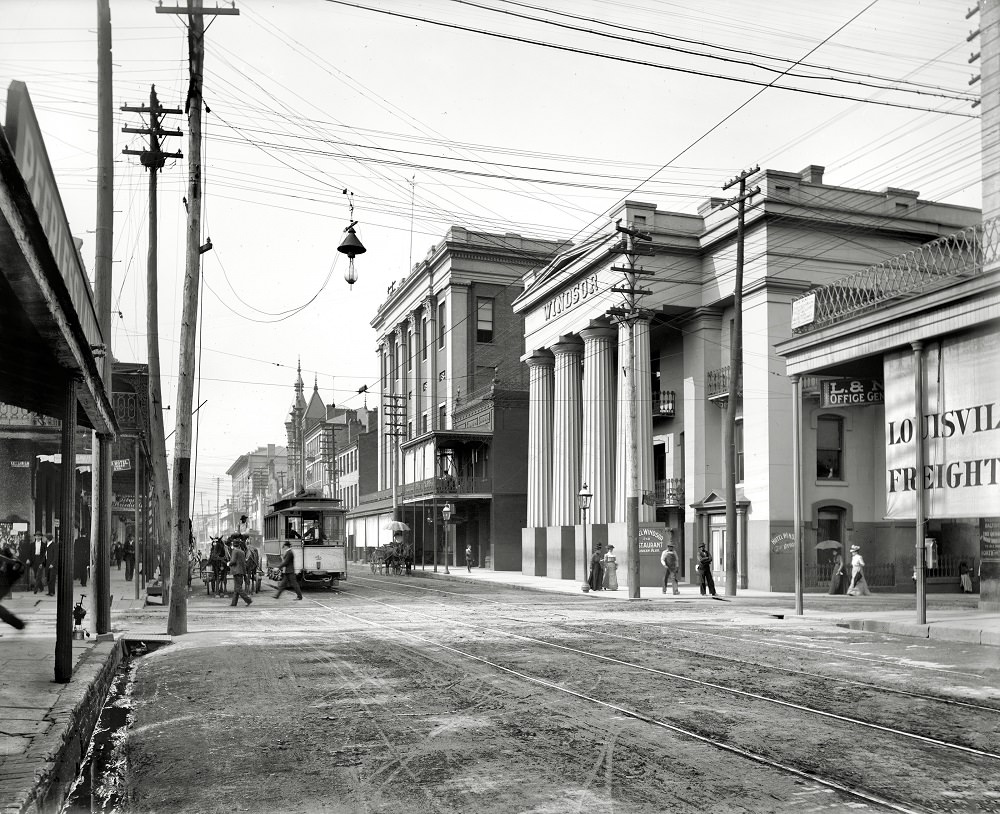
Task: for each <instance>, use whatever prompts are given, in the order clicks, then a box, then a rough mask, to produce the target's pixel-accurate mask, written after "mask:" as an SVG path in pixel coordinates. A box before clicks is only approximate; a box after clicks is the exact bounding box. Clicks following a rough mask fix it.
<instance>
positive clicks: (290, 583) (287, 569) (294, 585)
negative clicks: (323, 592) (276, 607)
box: [274, 540, 302, 599]
mask: <svg viewBox="0 0 1000 814" xmlns="http://www.w3.org/2000/svg"><path fill="white" fill-rule="evenodd" d="M284 549H285V550H284V553H283V554H282V555H281V582H279V583H278V592H277V593H276V594H275V595H274V598H275V599H281V594H282V592H283V591H285V590H286V589H288V590H292V591H295V598H296V599H301V598H302V589H301V588H299V581H298V580H297V579H296V578H295V554H294V553H293V552H292V544H291V543H290V542H288V540H285V546H284Z"/></svg>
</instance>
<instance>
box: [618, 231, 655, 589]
mask: <svg viewBox="0 0 1000 814" xmlns="http://www.w3.org/2000/svg"><path fill="white" fill-rule="evenodd" d="M615 231H616V232H619V233H621V234H623V235H625V238H624V241H623V243H624V249H623V251H624V254H625V259H626V260H627V261H628V265H627V266H612V267H611V270H612V271H620V272H622V273H623V274H624V275H625V280H624V285H623V286H617V287H615V288H612V289H611V290H612V291H614V292H615V293H618V294H621V295H622V296H623V297H624V298H625V302H624V305H623V306H621V307H618V308H610V309H608V315H609V316H611V317H613V318H614V319H615V320H616V321H618V323H619V324H623V325H627V326H628V367H627V369H626V372H625V383H626V388H627V389H626V397H627V399H628V423H627V424H626V427H627V430H628V432H627V437H626V444H627V448H626V454H625V461H626V464H627V469H628V491H627V492H626V498H625V538H626V540H627V546H628V552H627V554H628V557H627V559H628V598H629V599H640V598H641V597H640V590H639V454H638V452H639V450H638V446H637V439H638V435H639V429H638V418H637V415H636V403H635V398H636V393H637V392H638V390H637V388H636V385H635V323H636V322H637V321H638V320H640V319H646V318H648V317H649V311H647V310H646V309H643V308H640V307H639V297H641V296H644V295H646V294H648V293H650V292H649V289H646V288H638V287H637V286H638V282H639V277H641V276H643V275H646V274H649V272H646V271H643V270H642V268H636V265H635V263H636V260H637V259H638V258H639V256H640V255H648V254H650V253H651V252H650V251H649V249H648V247H644V248H640V247H639V246H637V245H636V241H638V240H641V241H649V240H652V239H653V238H652V235H650V234H649V233H648V232H641V231H639V230H638V229H634V228H632V227H630V226H622V223H621V220H619V221H617V222H616V223H615Z"/></svg>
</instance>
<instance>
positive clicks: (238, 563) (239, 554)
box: [229, 540, 253, 608]
mask: <svg viewBox="0 0 1000 814" xmlns="http://www.w3.org/2000/svg"><path fill="white" fill-rule="evenodd" d="M243 546H244V543H243V541H242V540H236V541H235V542H234V543H233V553H232V554H231V555H230V556H231V558H230V560H229V569H230V570H229V573H230V574H232V575H233V601H232V603H231V605H230V606H231V607H233V608H235V607H236V603H237V602H238V601H239V598H240V597H243V601H244V602H246V603H247V604H248V605H252V604H253V600H252V599H251V598H250V595H249V594H248V593H247V589H246V585H247V582H246V579H247V554H246V551H244V549H243Z"/></svg>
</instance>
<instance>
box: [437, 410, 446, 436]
mask: <svg viewBox="0 0 1000 814" xmlns="http://www.w3.org/2000/svg"><path fill="white" fill-rule="evenodd" d="M445 418H447V413H446V412H445V406H444V405H443V404H442V405H440V406H439V407H438V429H439V430H443V429H444V422H445Z"/></svg>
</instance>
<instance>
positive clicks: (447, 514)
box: [441, 503, 451, 574]
mask: <svg viewBox="0 0 1000 814" xmlns="http://www.w3.org/2000/svg"><path fill="white" fill-rule="evenodd" d="M441 516H442V517H443V518H444V572H445V573H446V574H450V573H451V571H449V570H448V520H450V519H451V504H450V503H445V504H444V508H442V509H441Z"/></svg>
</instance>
